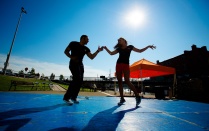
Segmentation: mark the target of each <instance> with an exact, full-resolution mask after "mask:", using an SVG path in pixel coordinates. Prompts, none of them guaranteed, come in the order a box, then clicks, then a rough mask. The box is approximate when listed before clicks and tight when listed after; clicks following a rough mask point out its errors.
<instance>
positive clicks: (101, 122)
mask: <svg viewBox="0 0 209 131" xmlns="http://www.w3.org/2000/svg"><path fill="white" fill-rule="evenodd" d="M118 107H120V106H114V107H112V108H110V109H108V110H104V111H101V112H99V113H97V114H96V115H95V116H94V117H93V118H92V119H91V120H90V121H89V123H88V125H87V126H86V127H85V128H84V129H83V130H84V131H90V130H107V131H110V130H111V131H113V130H116V128H117V127H118V124H119V123H120V121H121V120H122V119H123V117H124V115H125V114H126V113H127V112H131V111H134V110H136V109H137V108H138V107H136V108H131V109H127V110H122V111H118V112H115V113H113V112H114V111H115V110H116V109H117V108H118Z"/></svg>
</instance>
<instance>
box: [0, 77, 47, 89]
mask: <svg viewBox="0 0 209 131" xmlns="http://www.w3.org/2000/svg"><path fill="white" fill-rule="evenodd" d="M11 80H15V81H25V82H38V83H39V84H38V86H39V88H38V90H45V89H46V90H50V88H49V86H48V83H50V81H49V80H40V79H36V78H22V77H15V76H6V75H0V91H8V90H9V88H10V84H11ZM43 83H46V85H45V84H43ZM31 88H32V87H30V86H28V87H27V86H17V87H16V90H17V91H18V90H24V91H27V90H31ZM11 90H14V87H12V88H11ZM33 90H36V89H35V88H33Z"/></svg>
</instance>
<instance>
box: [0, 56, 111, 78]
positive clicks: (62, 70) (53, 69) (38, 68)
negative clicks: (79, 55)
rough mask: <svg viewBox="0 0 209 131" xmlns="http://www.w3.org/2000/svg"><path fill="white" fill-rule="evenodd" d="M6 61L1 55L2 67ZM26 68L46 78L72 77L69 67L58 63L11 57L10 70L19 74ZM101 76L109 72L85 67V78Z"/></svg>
mask: <svg viewBox="0 0 209 131" xmlns="http://www.w3.org/2000/svg"><path fill="white" fill-rule="evenodd" d="M5 61H6V55H3V54H0V67H1V68H3V67H4V62H5ZM25 67H28V69H29V70H31V68H34V69H35V72H36V73H40V74H42V73H43V74H44V75H45V76H50V75H51V73H53V74H55V75H56V76H59V75H61V74H62V75H64V76H70V75H71V72H70V70H69V68H68V65H62V64H57V63H49V62H43V61H38V60H34V59H30V58H24V57H19V56H11V57H10V60H9V66H8V67H7V68H8V69H12V70H13V71H14V72H19V71H20V70H24V69H25ZM100 74H108V72H106V71H103V70H99V69H95V68H92V67H91V66H86V65H85V72H84V76H85V77H97V76H98V75H100Z"/></svg>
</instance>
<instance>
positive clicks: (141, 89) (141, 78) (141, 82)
mask: <svg viewBox="0 0 209 131" xmlns="http://www.w3.org/2000/svg"><path fill="white" fill-rule="evenodd" d="M140 78H141V95H142V96H143V94H144V92H143V91H144V90H143V81H142V70H141V68H140Z"/></svg>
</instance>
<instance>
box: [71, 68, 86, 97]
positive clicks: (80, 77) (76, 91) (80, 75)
mask: <svg viewBox="0 0 209 131" xmlns="http://www.w3.org/2000/svg"><path fill="white" fill-rule="evenodd" d="M76 73H77V75H76V76H77V78H76V86H75V88H74V92H73V94H72V99H73V100H76V98H77V96H78V94H79V91H80V88H81V85H82V83H83V74H84V67H83V65H79V66H78V70H77V72H76Z"/></svg>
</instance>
